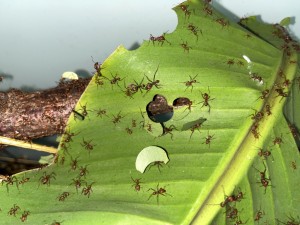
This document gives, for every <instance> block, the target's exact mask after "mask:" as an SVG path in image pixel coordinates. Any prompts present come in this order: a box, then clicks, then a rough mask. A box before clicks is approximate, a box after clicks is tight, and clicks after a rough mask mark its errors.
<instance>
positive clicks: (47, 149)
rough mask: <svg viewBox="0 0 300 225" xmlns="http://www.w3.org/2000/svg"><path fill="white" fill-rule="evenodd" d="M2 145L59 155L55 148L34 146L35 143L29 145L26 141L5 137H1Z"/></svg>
mask: <svg viewBox="0 0 300 225" xmlns="http://www.w3.org/2000/svg"><path fill="white" fill-rule="evenodd" d="M0 144H3V145H12V146H16V147H21V148H26V149H28V150H37V151H41V152H49V153H52V154H55V153H57V149H56V148H53V147H48V146H44V145H39V144H34V143H28V142H25V141H21V140H16V139H13V138H7V137H3V136H0Z"/></svg>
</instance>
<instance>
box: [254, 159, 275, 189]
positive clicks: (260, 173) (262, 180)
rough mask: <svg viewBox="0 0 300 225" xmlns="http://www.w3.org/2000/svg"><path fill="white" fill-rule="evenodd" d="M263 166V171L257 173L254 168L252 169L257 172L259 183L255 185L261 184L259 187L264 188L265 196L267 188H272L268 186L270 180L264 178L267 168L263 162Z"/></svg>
mask: <svg viewBox="0 0 300 225" xmlns="http://www.w3.org/2000/svg"><path fill="white" fill-rule="evenodd" d="M263 165H264V168H265V169H264V171H259V170H258V169H256V168H255V167H253V166H252V167H253V168H254V169H255V170H257V171H258V172H259V176H260V182H257V183H261V187H264V188H265V194H266V191H267V187H268V186H272V185H270V184H269V181H271V179H270V178H267V177H266V171H267V167H266V165H265V163H264V162H263Z"/></svg>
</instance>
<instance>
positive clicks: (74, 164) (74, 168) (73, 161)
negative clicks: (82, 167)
mask: <svg viewBox="0 0 300 225" xmlns="http://www.w3.org/2000/svg"><path fill="white" fill-rule="evenodd" d="M78 157H79V156H78ZM78 157H76V158H75V159H72V157H71V164H70V166H71V169H70V170H73V171H75V170H76V169H77V164H78V160H77V159H78Z"/></svg>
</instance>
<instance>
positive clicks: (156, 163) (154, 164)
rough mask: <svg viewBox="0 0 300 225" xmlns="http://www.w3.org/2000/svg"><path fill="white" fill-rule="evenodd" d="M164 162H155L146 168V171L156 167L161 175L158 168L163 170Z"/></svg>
mask: <svg viewBox="0 0 300 225" xmlns="http://www.w3.org/2000/svg"><path fill="white" fill-rule="evenodd" d="M163 165H164V161H155V162H153V163H151V164H150V165H149V166H148V170H150V169H151V168H152V167H153V166H157V169H158V171H159V172H160V173H161V170H160V167H161V168H163Z"/></svg>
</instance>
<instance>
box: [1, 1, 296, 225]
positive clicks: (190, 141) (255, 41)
mask: <svg viewBox="0 0 300 225" xmlns="http://www.w3.org/2000/svg"><path fill="white" fill-rule="evenodd" d="M174 10H175V11H176V13H177V15H178V25H177V28H176V30H175V31H174V32H173V33H171V34H163V35H162V36H159V37H153V36H151V38H150V40H149V41H145V42H144V43H143V44H142V46H141V47H140V48H139V49H137V50H134V51H128V50H126V49H124V48H123V47H122V46H120V47H119V48H117V49H116V50H115V52H114V53H113V54H112V55H111V56H110V57H109V58H108V59H107V60H106V61H105V62H104V63H103V65H102V66H101V67H99V65H96V66H95V67H96V68H97V70H98V71H97V72H96V73H95V76H94V77H93V79H92V81H91V83H90V84H89V86H88V87H87V89H86V91H85V92H84V94H83V95H82V97H81V99H80V101H79V103H78V105H77V106H76V108H75V111H76V112H77V113H79V114H81V115H82V116H84V117H85V119H84V120H78V119H76V120H74V118H76V117H74V116H73V115H72V116H71V117H70V119H69V122H68V127H67V129H66V132H65V134H64V136H63V137H62V140H61V143H60V150H59V154H58V157H57V158H56V160H55V163H54V164H53V165H51V166H48V167H46V168H43V169H39V170H34V171H28V172H26V173H22V174H18V175H16V176H13V178H7V177H4V178H2V179H3V185H2V189H1V190H2V191H1V192H0V199H1V202H0V208H1V209H2V213H3V214H2V218H1V222H2V223H3V224H22V222H21V219H22V214H23V219H24V217H25V216H24V215H26V211H29V212H30V213H29V214H28V215H26V221H25V222H26V223H28V224H51V223H53V222H54V221H56V222H62V224H63V225H67V224H72V225H73V224H191V223H193V224H201V225H204V224H218V225H220V224H244V223H247V224H258V223H260V224H276V223H277V222H278V221H281V222H282V223H285V224H288V222H291V221H292V222H294V223H296V221H298V220H299V217H298V211H299V208H300V193H299V191H298V190H297V188H298V186H297V185H299V181H300V176H299V175H300V174H299V173H300V172H299V168H298V167H299V166H298V165H299V162H300V157H299V152H298V148H297V145H296V142H295V138H294V137H293V133H292V132H291V130H290V127H289V124H288V122H287V120H286V119H285V117H284V116H283V107H284V103H285V101H286V99H288V100H289V101H290V102H291V103H290V106H289V107H291V108H290V109H291V110H293V113H290V111H289V110H288V113H290V114H291V115H292V116H293V117H294V120H290V119H289V121H291V122H293V123H294V121H299V107H298V111H297V110H296V109H295V107H294V106H295V105H296V104H299V103H294V102H293V101H294V98H297V99H299V90H298V92H297V91H293V92H290V89H291V88H292V86H293V88H292V89H296V88H297V87H298V86H297V85H299V84H298V83H297V76H298V75H296V74H297V73H298V71H299V69H297V66H298V56H297V51H298V52H299V45H298V44H297V43H296V42H294V41H292V40H289V37H287V33H285V31H284V30H283V28H282V27H281V26H279V25H276V26H272V25H264V24H261V23H258V22H257V21H256V20H255V18H254V17H252V18H250V19H249V20H244V21H243V22H241V24H242V26H241V24H236V23H234V22H232V21H229V20H228V19H227V18H225V17H224V16H223V15H221V14H220V13H218V12H217V11H215V10H214V9H213V8H212V6H211V5H210V4H207V3H202V2H197V1H193V2H192V1H188V2H184V3H182V4H180V5H178V6H176V7H175V8H174ZM246 27H247V28H246ZM280 32H282V33H280ZM149 33H150V32H149ZM284 45H285V46H284ZM282 46H284V47H282ZM298 82H299V81H298ZM295 96H297V97H295ZM297 112H298V114H297ZM286 115H287V114H286ZM297 115H298V116H297ZM295 117H298V120H297V119H295ZM295 123H296V122H295ZM296 124H297V123H296ZM297 135H298V133H297V134H296V138H299V136H297ZM149 146H157V147H159V148H162V149H164V150H165V151H166V152H167V153H168V157H169V160H170V161H169V162H168V164H167V165H164V164H162V165H163V166H161V167H159V165H158V166H157V167H158V168H155V167H153V168H151V169H150V170H147V171H146V172H145V173H143V174H141V173H140V172H139V171H137V170H136V168H135V161H136V158H137V156H138V154H139V153H140V151H141V150H142V149H144V148H146V147H149ZM162 161H163V160H162ZM16 184H18V186H17V185H16ZM137 186H138V188H137ZM6 187H7V189H6ZM7 190H8V191H7ZM10 214H12V215H10ZM13 214H15V215H16V216H14V215H13Z"/></svg>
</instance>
